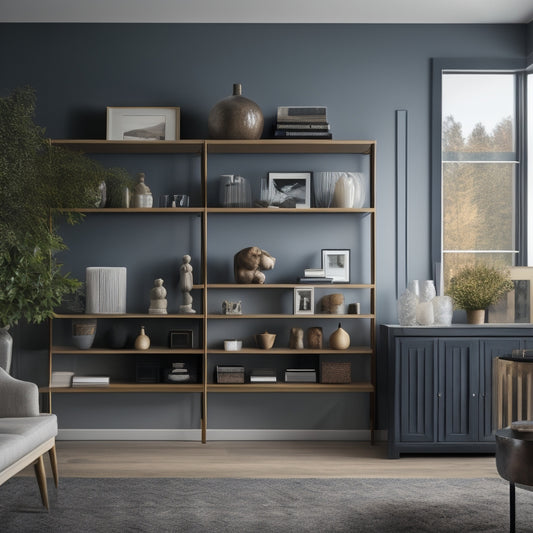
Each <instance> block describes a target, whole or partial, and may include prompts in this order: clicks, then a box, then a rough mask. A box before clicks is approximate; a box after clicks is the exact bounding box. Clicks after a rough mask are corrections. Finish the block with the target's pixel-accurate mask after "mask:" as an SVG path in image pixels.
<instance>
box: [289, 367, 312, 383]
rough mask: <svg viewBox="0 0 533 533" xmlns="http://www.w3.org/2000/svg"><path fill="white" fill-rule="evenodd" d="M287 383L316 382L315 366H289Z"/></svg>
mask: <svg viewBox="0 0 533 533" xmlns="http://www.w3.org/2000/svg"><path fill="white" fill-rule="evenodd" d="M285 382H286V383H316V370H315V369H314V368H287V370H285Z"/></svg>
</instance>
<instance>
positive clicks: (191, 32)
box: [0, 24, 533, 429]
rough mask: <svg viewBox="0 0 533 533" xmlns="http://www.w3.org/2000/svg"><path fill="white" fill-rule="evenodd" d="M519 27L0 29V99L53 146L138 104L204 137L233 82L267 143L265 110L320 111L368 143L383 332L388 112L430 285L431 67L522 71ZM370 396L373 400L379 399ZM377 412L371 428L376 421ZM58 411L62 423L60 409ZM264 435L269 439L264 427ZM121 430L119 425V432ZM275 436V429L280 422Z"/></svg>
mask: <svg viewBox="0 0 533 533" xmlns="http://www.w3.org/2000/svg"><path fill="white" fill-rule="evenodd" d="M531 28H532V26H531V24H529V25H528V26H526V25H342V24H340V25H292V24H291V25H262V24H258V25H252V24H246V25H234V24H225V25H223V24H205V25H196V24H188V25H180V24H147V25H142V24H118V25H117V24H105V25H100V24H98V25H91V24H65V25H57V24H42V25H41V24H3V25H0V92H1V93H2V94H7V93H8V92H9V91H10V90H11V89H13V88H14V87H17V86H20V85H23V84H30V85H32V86H34V87H35V88H36V89H37V96H38V111H37V121H38V122H39V123H40V124H42V125H44V126H46V128H47V133H48V135H49V136H50V137H53V138H63V137H67V138H105V117H106V106H146V105H153V106H174V105H177V106H180V107H181V120H182V122H181V134H182V138H205V137H206V136H207V116H208V113H209V110H210V108H211V107H212V106H213V105H214V104H215V103H216V102H217V101H218V100H220V99H221V98H222V97H224V96H227V95H229V94H230V92H231V87H232V84H233V83H234V82H240V83H242V84H243V87H244V95H245V96H248V97H249V98H251V99H253V100H254V101H256V102H257V103H258V104H259V105H260V106H261V108H262V110H263V113H264V115H265V119H266V127H265V136H269V135H270V132H271V130H272V125H273V121H274V116H275V113H276V107H277V106H278V105H298V104H304V105H314V104H318V105H327V106H328V117H329V120H330V122H331V124H332V129H333V133H334V138H335V139H375V140H376V141H377V147H378V148H377V154H378V165H377V179H378V187H377V206H378V212H379V215H378V219H377V220H378V224H377V230H378V235H377V236H378V250H377V252H378V253H377V269H378V280H377V281H378V287H379V290H378V292H377V294H378V322H379V323H395V322H396V303H395V302H396V285H395V273H396V265H395V257H396V240H395V223H396V213H395V205H396V199H395V173H396V168H395V155H396V153H395V150H396V144H395V112H396V110H400V109H402V110H407V112H408V115H407V117H408V130H407V131H408V137H407V155H408V175H407V191H408V202H407V204H408V208H409V210H408V212H407V213H406V214H405V217H406V224H407V229H408V239H407V255H408V257H409V262H408V265H409V271H408V272H407V276H408V278H409V279H428V278H431V277H432V265H431V260H430V219H431V216H430V191H431V185H430V178H429V176H430V119H431V117H430V109H431V102H430V95H431V59H432V58H443V57H447V58H450V57H456V58H522V59H523V58H525V57H526V56H527V53H529V54H531V52H532V47H531V43H532V41H533V39H532V33H531V32H532V29H531ZM526 37H527V38H528V45H527V50H526V40H527V39H526ZM401 215H402V216H403V214H401ZM20 330H21V328H18V330H15V331H14V336H15V343H16V345H17V348H16V353H15V357H16V358H17V360H18V362H17V363H16V367H15V369H16V371H17V372H18V373H19V374H23V375H24V376H30V377H34V378H35V379H37V380H39V381H40V382H43V380H44V381H46V374H45V368H46V328H44V327H42V328H32V335H31V336H28V335H23V334H22V333H21V331H20ZM382 372H383V369H382V368H381V365H380V374H381V373H382ZM383 395H384V391H383V389H382V390H381V393H380V398H382V397H383ZM260 396H261V395H258V397H257V398H253V399H252V398H250V399H248V398H247V401H250V402H251V405H255V404H257V405H258V406H259V407H261V406H262V407H263V408H262V409H261V410H260V411H258V410H257V409H255V410H254V409H251V413H250V415H249V418H247V417H245V421H244V422H241V423H239V424H235V425H234V427H242V425H244V426H247V427H263V426H264V425H265V420H268V419H269V416H268V415H266V414H265V415H264V419H261V416H263V415H259V414H258V413H259V412H261V413H264V412H265V411H266V409H265V404H262V402H263V401H264V398H261V397H260ZM349 396H350V395H349ZM231 401H233V400H232V399H230V398H229V397H228V399H227V400H225V399H220V401H218V400H217V403H216V405H214V402H211V409H212V410H211V411H210V412H212V413H215V415H216V416H220V417H222V418H220V419H217V420H215V419H213V422H214V423H215V424H216V425H218V427H231V426H232V421H231V420H230V419H224V414H223V411H224V409H223V408H224V402H229V403H228V404H227V405H230V404H231ZM266 401H269V400H268V399H267V400H266ZM324 401H325V399H324V398H318V399H316V398H305V399H302V400H301V401H298V400H295V402H296V404H295V405H296V407H295V409H296V412H301V413H305V412H307V411H312V410H315V409H318V406H319V405H320V406H321V405H322V404H323V402H324ZM357 401H358V400H355V399H354V398H352V397H349V398H348V399H346V397H339V398H334V399H332V400H331V402H332V404H331V405H330V408H329V411H330V412H335V413H339V412H340V413H341V414H340V421H339V423H340V425H341V427H346V428H347V429H350V428H363V427H365V424H366V422H365V416H366V414H365V412H362V413H361V412H359V411H360V410H358V415H357V416H358V418H356V419H355V420H354V419H353V418H352V417H351V415H350V409H349V408H347V405H348V404H353V402H357ZM347 402H348V403H347ZM381 405H382V402H380V415H381V416H380V418H381V422H380V426H381V427H383V426H384V417H385V415H386V413H385V412H384V411H383V408H381ZM217 410H220V411H221V412H220V413H218V412H217ZM363 411H366V410H363ZM65 412H66V413H69V411H68V406H67V407H65ZM162 413H164V411H162ZM70 414H71V416H74V414H73V412H72V411H70ZM196 414H197V413H195V415H196ZM215 415H213V416H215ZM65 416H67V415H65ZM258 417H259V419H258ZM304 418H305V417H304ZM309 418H310V419H311V418H312V417H309ZM324 418H325V419H326V418H328V417H327V416H325V417H324ZM89 423H90V422H87V424H89ZM306 423H307V422H306ZM309 423H312V422H309ZM104 424H105V423H101V427H104ZM267 425H268V424H267ZM274 426H275V427H278V426H276V420H273V421H272V424H271V427H274ZM81 427H83V424H82V426H81ZM86 427H91V426H90V425H89V426H86ZM124 427H131V424H130V425H128V422H127V421H126V422H125V426H124ZM279 427H286V424H285V423H284V422H283V421H282V422H280V423H279Z"/></svg>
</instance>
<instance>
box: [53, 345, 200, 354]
mask: <svg viewBox="0 0 533 533" xmlns="http://www.w3.org/2000/svg"><path fill="white" fill-rule="evenodd" d="M203 353H204V351H203V350H202V349H201V348H183V349H178V348H167V347H166V346H151V347H150V348H148V350H135V349H134V348H124V349H117V350H115V349H113V348H89V349H88V350H80V349H79V348H76V347H75V346H52V354H84V355H118V354H135V355H141V354H161V355H167V354H175V355H202V354H203Z"/></svg>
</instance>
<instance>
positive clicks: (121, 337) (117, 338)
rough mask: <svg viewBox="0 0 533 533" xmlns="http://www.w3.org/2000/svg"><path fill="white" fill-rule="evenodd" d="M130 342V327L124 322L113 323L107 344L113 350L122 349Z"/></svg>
mask: <svg viewBox="0 0 533 533" xmlns="http://www.w3.org/2000/svg"><path fill="white" fill-rule="evenodd" d="M127 343H128V328H127V326H125V325H124V324H119V323H117V324H113V326H112V327H111V329H110V330H109V331H108V332H107V345H108V346H109V347H110V348H112V349H113V350H120V349H122V348H125V347H126V344H127Z"/></svg>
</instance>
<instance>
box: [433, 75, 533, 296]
mask: <svg viewBox="0 0 533 533" xmlns="http://www.w3.org/2000/svg"><path fill="white" fill-rule="evenodd" d="M436 75H438V77H439V78H438V83H437V84H436V90H437V91H436V92H434V97H435V96H437V95H438V109H437V108H436V107H435V105H434V116H435V117H438V125H437V124H436V123H435V122H436V121H435V122H434V130H433V133H434V136H435V135H436V137H437V142H436V141H435V139H434V142H433V150H434V154H435V156H436V157H434V158H433V159H434V162H433V171H434V174H435V175H436V176H437V179H436V181H435V176H434V189H433V190H434V193H433V210H434V211H435V213H434V215H433V223H434V230H433V240H434V243H433V257H434V261H435V262H436V263H438V264H440V265H441V268H442V271H441V274H442V282H443V289H444V291H445V290H446V287H447V286H448V283H449V281H450V279H451V278H452V277H453V275H454V274H456V273H457V272H458V271H459V270H461V268H463V267H464V266H466V265H472V264H479V263H482V264H488V265H490V266H495V267H497V268H508V267H511V266H514V265H520V264H526V261H527V259H526V255H525V254H526V251H527V245H526V238H525V236H526V234H527V231H526V230H527V225H528V224H527V219H526V217H525V216H524V213H525V212H526V211H525V206H526V205H527V202H526V201H525V194H523V191H525V190H526V188H525V183H526V179H525V175H523V167H524V165H523V163H522V161H521V159H520V153H521V146H522V144H521V143H522V142H523V139H522V138H521V137H524V136H523V135H522V134H521V126H522V125H523V123H524V121H523V120H520V116H521V113H523V111H522V110H523V109H524V105H523V101H521V100H523V98H522V96H521V95H522V94H523V93H522V92H521V91H522V84H523V83H524V77H523V75H522V73H521V72H520V71H518V70H515V69H506V70H503V69H499V70H488V69H486V70H475V69H465V68H455V69H454V68H443V67H442V66H441V68H437V70H434V82H435V76H436ZM434 91H435V87H434ZM437 127H438V131H436V128H437ZM532 198H533V196H532ZM531 205H533V204H531ZM532 227H533V224H532ZM530 235H533V231H532V232H530ZM531 249H533V247H532V248H531Z"/></svg>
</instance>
